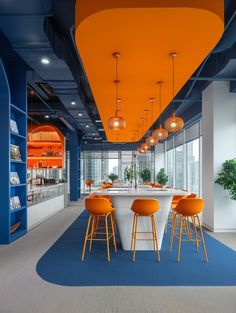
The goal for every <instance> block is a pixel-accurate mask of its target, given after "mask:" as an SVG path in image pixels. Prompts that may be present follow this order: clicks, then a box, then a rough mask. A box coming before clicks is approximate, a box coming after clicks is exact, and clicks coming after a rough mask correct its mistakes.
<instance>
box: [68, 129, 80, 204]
mask: <svg viewBox="0 0 236 313" xmlns="http://www.w3.org/2000/svg"><path fill="white" fill-rule="evenodd" d="M81 141H82V137H80V136H79V135H78V133H77V132H76V131H70V133H69V150H70V201H77V200H78V199H80V197H81V191H80V175H81V173H80V167H81V166H80V154H81Z"/></svg>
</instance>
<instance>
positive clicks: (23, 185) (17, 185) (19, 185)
mask: <svg viewBox="0 0 236 313" xmlns="http://www.w3.org/2000/svg"><path fill="white" fill-rule="evenodd" d="M25 185H26V184H15V185H10V187H11V188H14V187H25Z"/></svg>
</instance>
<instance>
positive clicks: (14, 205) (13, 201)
mask: <svg viewBox="0 0 236 313" xmlns="http://www.w3.org/2000/svg"><path fill="white" fill-rule="evenodd" d="M10 207H11V210H14V209H19V208H21V203H20V198H19V197H18V196H14V197H11V198H10Z"/></svg>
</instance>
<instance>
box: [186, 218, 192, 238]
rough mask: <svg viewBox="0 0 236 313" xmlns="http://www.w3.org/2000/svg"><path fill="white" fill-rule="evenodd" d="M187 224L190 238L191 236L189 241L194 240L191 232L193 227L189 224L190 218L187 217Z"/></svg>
mask: <svg viewBox="0 0 236 313" xmlns="http://www.w3.org/2000/svg"><path fill="white" fill-rule="evenodd" d="M186 223H187V229H188V236H189V239H190V240H192V239H193V238H192V231H191V225H190V223H189V218H188V217H186Z"/></svg>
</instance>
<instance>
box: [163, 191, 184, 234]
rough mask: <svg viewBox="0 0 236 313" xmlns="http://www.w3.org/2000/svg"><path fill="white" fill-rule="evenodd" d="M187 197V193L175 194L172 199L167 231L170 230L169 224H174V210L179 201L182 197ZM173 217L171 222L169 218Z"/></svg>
mask: <svg viewBox="0 0 236 313" xmlns="http://www.w3.org/2000/svg"><path fill="white" fill-rule="evenodd" d="M184 198H186V196H185V195H174V196H173V198H172V201H171V205H170V206H171V207H170V211H169V214H168V218H167V221H166V226H165V233H167V232H168V226H171V225H172V221H173V210H174V209H175V208H176V206H177V204H178V202H179V201H180V200H181V199H184ZM170 218H171V222H170V223H169V219H170Z"/></svg>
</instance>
